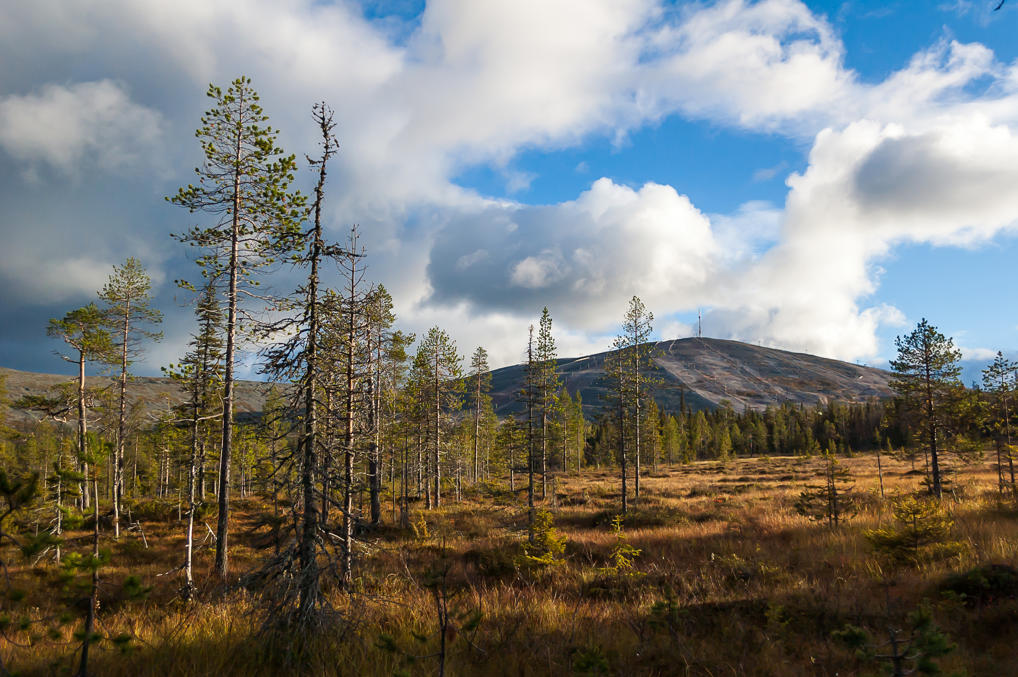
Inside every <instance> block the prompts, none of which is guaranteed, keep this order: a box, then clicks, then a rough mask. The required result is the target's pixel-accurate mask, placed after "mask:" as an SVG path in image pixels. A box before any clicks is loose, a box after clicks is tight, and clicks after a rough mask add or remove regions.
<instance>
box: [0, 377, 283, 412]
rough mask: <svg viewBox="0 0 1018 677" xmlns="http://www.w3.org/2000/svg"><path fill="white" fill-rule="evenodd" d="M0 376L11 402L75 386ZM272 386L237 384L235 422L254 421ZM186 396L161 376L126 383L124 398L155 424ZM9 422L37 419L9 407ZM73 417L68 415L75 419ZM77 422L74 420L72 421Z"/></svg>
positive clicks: (90, 382)
mask: <svg viewBox="0 0 1018 677" xmlns="http://www.w3.org/2000/svg"><path fill="white" fill-rule="evenodd" d="M0 376H6V377H7V399H8V400H9V401H10V402H14V401H15V400H17V399H18V398H19V397H21V396H23V395H48V394H49V393H50V389H51V388H53V387H55V386H57V385H60V384H61V383H71V382H73V383H77V377H75V376H61V375H58V374H38V373H35V372H30V371H19V370H17V369H8V368H6V367H0ZM85 384H86V385H87V386H89V387H92V386H100V387H101V386H108V385H112V384H113V379H111V378H109V377H104V376H86V377H85ZM271 386H272V384H271V383H262V382H260V381H237V382H236V387H235V390H234V411H235V415H236V418H237V420H239V421H245V420H251V419H254V418H257V417H258V415H260V414H261V411H262V407H263V405H264V404H265V396H266V395H267V394H268V391H269V388H270V387H271ZM185 397H186V395H185V393H184V391H183V390H182V389H181V387H180V385H179V384H177V383H175V382H173V381H172V380H171V379H169V378H166V377H160V376H136V377H134V378H133V379H131V380H130V381H128V384H127V399H128V404H129V406H131V407H134V406H135V405H140V406H141V410H140V413H141V415H142V417H143V418H147V419H150V420H152V421H154V420H155V419H156V418H158V416H159V415H160V414H161V413H163V412H167V411H169V410H170V409H171V408H172V407H173V406H174V405H177V404H180V403H182V402H184V400H185ZM7 416H8V419H9V420H12V421H15V422H28V421H31V420H33V419H39V418H40V416H39V415H38V414H31V413H28V412H25V411H19V410H17V409H14V408H13V407H12V408H10V409H9V410H8V412H7ZM75 416H76V414H74V413H73V412H72V413H71V414H70V417H71V419H74V417H75ZM74 420H76V419H74Z"/></svg>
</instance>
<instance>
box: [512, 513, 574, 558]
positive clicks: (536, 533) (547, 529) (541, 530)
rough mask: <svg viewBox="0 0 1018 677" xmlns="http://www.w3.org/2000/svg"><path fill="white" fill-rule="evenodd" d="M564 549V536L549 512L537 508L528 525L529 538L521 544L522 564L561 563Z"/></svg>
mask: <svg viewBox="0 0 1018 677" xmlns="http://www.w3.org/2000/svg"><path fill="white" fill-rule="evenodd" d="M565 550H566V537H565V536H563V535H561V534H560V533H559V532H558V530H557V529H556V528H555V526H554V520H553V519H552V516H551V513H550V512H549V511H547V510H538V511H537V513H536V514H535V515H534V523H533V524H532V525H531V526H530V538H529V540H528V541H527V544H526V545H525V546H523V553H524V555H523V557H524V564H529V565H532V566H533V565H537V566H549V565H555V564H561V563H562V562H563V561H564V560H563V559H562V555H563V554H564V553H565Z"/></svg>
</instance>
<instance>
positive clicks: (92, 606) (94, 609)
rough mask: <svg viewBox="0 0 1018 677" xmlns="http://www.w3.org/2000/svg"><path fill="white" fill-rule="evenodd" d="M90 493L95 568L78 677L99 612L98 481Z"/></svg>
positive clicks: (85, 673) (85, 670)
mask: <svg viewBox="0 0 1018 677" xmlns="http://www.w3.org/2000/svg"><path fill="white" fill-rule="evenodd" d="M92 491H93V493H94V495H95V496H94V497H95V503H94V504H93V507H94V510H93V513H92V517H93V518H94V520H95V524H94V526H93V528H92V558H93V559H94V560H95V566H94V567H92V591H91V593H90V594H89V597H88V611H87V612H86V614H85V628H84V631H83V633H82V634H83V635H84V637H83V638H82V640H81V663H80V664H79V666H78V677H88V648H89V645H90V644H91V643H92V634H93V633H94V629H95V617H96V613H98V611H99V565H98V564H99V481H98V479H96V478H93V479H92Z"/></svg>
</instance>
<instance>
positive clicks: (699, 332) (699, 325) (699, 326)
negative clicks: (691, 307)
mask: <svg viewBox="0 0 1018 677" xmlns="http://www.w3.org/2000/svg"><path fill="white" fill-rule="evenodd" d="M696 338H703V316H702V315H701V313H700V309H699V308H697V309H696Z"/></svg>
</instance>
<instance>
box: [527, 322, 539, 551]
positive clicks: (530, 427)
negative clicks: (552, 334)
mask: <svg viewBox="0 0 1018 677" xmlns="http://www.w3.org/2000/svg"><path fill="white" fill-rule="evenodd" d="M533 370H534V326H533V325H531V326H530V336H529V338H528V339H527V373H528V375H531V376H529V378H530V380H531V382H530V383H529V384H527V526H528V539H529V541H530V543H531V544H533V542H534V520H535V518H536V517H537V513H536V511H535V510H534V393H533V387H534V384H533V376H532V374H533Z"/></svg>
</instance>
